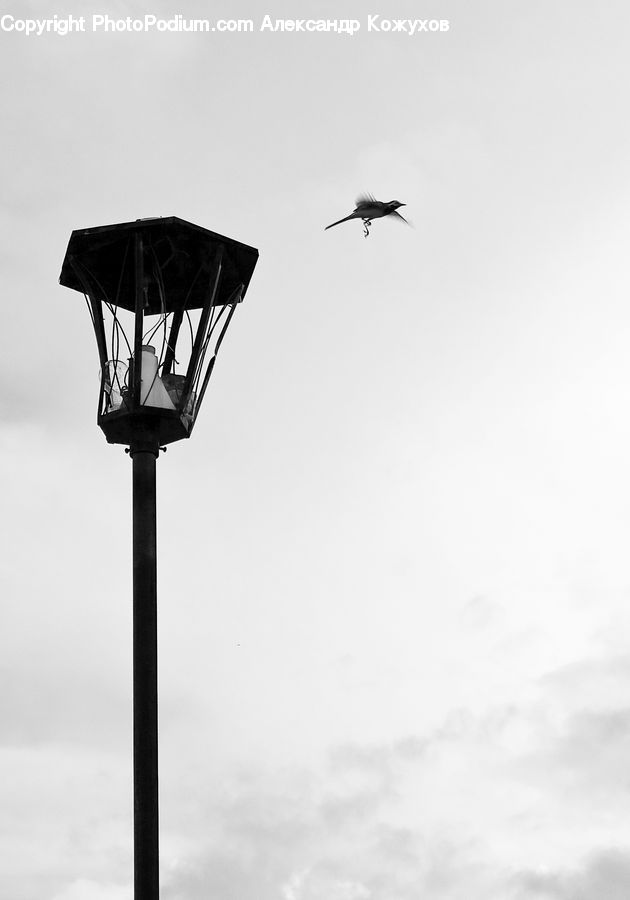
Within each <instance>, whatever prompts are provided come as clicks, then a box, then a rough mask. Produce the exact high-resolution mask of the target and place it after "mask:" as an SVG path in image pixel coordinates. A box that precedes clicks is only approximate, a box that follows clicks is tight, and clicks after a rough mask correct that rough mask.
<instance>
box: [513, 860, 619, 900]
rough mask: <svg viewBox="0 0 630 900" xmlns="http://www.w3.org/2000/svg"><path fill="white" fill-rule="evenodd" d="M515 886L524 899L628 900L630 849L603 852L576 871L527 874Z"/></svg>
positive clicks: (516, 881)
mask: <svg viewBox="0 0 630 900" xmlns="http://www.w3.org/2000/svg"><path fill="white" fill-rule="evenodd" d="M514 884H515V886H516V888H517V890H518V892H519V893H518V897H519V898H521V900H627V898H628V897H629V896H630V850H628V849H624V850H621V849H609V850H606V851H603V852H601V853H598V854H596V855H594V856H592V857H591V858H590V859H589V860H588V861H587V862H586V863H585V864H584V866H583V867H582V868H581V869H579V870H576V871H573V872H566V871H562V872H543V873H537V872H524V873H521V874H519V875H518V876H516V877H515V879H514Z"/></svg>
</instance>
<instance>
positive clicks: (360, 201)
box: [355, 194, 378, 209]
mask: <svg viewBox="0 0 630 900" xmlns="http://www.w3.org/2000/svg"><path fill="white" fill-rule="evenodd" d="M373 203H378V200H377V199H376V198H375V197H374V195H373V194H359V196H358V197H357V199H356V200H355V205H356V208H357V209H360V207H362V206H371V205H372V204H373Z"/></svg>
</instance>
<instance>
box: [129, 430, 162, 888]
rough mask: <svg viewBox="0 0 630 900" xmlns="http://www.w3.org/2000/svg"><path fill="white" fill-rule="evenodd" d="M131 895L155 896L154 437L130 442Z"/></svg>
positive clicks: (156, 795)
mask: <svg viewBox="0 0 630 900" xmlns="http://www.w3.org/2000/svg"><path fill="white" fill-rule="evenodd" d="M129 452H130V455H131V457H132V459H133V794H134V898H135V900H158V898H159V890H160V887H159V885H160V882H159V855H158V705H157V555H156V543H157V542H156V503H155V460H156V458H157V456H158V453H159V449H158V447H157V442H154V441H151V440H138V441H135V442H133V443H132V445H131V447H130V450H129Z"/></svg>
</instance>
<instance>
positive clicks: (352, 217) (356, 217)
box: [324, 213, 359, 231]
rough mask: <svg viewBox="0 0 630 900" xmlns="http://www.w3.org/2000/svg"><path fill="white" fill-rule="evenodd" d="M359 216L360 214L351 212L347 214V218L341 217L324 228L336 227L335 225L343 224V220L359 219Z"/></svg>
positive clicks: (325, 229) (326, 229)
mask: <svg viewBox="0 0 630 900" xmlns="http://www.w3.org/2000/svg"><path fill="white" fill-rule="evenodd" d="M358 218H359V216H357V214H356V213H350V215H349V216H346V217H345V219H339V221H338V222H333V223H332V225H327V226H326V227H325V228H324V231H328V229H329V228H334V227H335V225H341V223H342V222H348V221H349V220H350V219H358Z"/></svg>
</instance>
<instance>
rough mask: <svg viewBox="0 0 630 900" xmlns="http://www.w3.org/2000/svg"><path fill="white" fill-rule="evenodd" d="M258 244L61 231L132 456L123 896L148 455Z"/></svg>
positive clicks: (151, 807)
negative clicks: (130, 632)
mask: <svg viewBox="0 0 630 900" xmlns="http://www.w3.org/2000/svg"><path fill="white" fill-rule="evenodd" d="M257 260H258V251H257V250H255V249H254V248H253V247H248V246H246V245H245V244H241V243H239V242H238V241H234V240H232V239H231V238H226V237H223V236H221V235H219V234H215V233H213V232H212V231H207V230H206V229H205V228H200V227H199V226H197V225H193V224H191V223H190V222H185V221H183V220H182V219H178V218H175V217H169V218H164V219H138V220H136V221H135V222H126V223H123V224H120V225H106V226H103V227H99V228H85V229H82V230H79V231H73V232H72V235H71V237H70V242H69V244H68V249H67V251H66V255H65V258H64V261H63V266H62V269H61V275H60V278H59V281H60V284H62V285H64V286H65V287H69V288H72V289H73V290H76V291H79V292H80V293H82V294H83V295H84V296H85V298H86V301H87V304H88V308H89V310H90V315H91V318H92V324H93V326H94V333H95V335H96V345H97V348H98V355H99V360H100V389H99V399H98V414H97V422H98V425H99V426H100V427H101V428H102V430H103V432H104V433H105V437H106V438H107V441H108V442H109V443H110V444H125V445H127V451H126V452H128V453H129V454H130V456H131V458H132V461H133V466H132V470H133V474H132V479H133V780H134V897H135V900H158V896H159V869H158V860H159V858H158V755H157V751H158V732H157V556H156V498H155V461H156V459H157V457H158V456H159V452H160V450H161V449H162V450H164V449H166V445H167V444H170V443H173V442H174V441H179V440H182V439H183V438H189V437H190V435H191V433H192V430H193V427H194V425H195V421H196V419H197V414H198V412H199V408H200V406H201V402H202V400H203V397H204V394H205V392H206V388H207V386H208V381H209V379H210V375H211V373H212V370H213V368H214V363H215V360H216V356H217V352H218V350H219V347H220V345H221V342H222V340H223V338H224V336H225V332H226V330H227V327H228V325H229V324H230V321H231V320H232V316H233V315H234V311H235V309H236V307H237V305H238V304H239V303H240V302H241V301H242V299H243V297H244V296H245V292H246V290H247V287H248V285H249V282H250V279H251V277H252V274H253V271H254V268H255V266H256V262H257Z"/></svg>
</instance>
